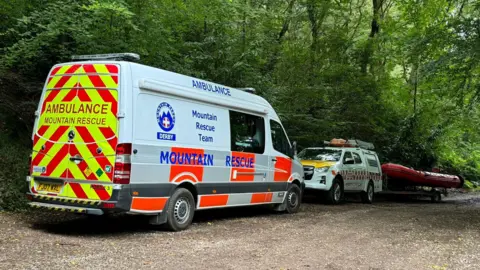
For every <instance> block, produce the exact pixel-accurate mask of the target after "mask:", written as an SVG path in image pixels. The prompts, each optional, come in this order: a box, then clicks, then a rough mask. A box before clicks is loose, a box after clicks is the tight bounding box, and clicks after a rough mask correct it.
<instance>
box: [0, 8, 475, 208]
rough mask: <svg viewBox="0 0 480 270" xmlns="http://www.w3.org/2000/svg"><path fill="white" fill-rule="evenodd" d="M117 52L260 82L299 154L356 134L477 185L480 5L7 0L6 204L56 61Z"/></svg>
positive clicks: (385, 155)
mask: <svg viewBox="0 0 480 270" xmlns="http://www.w3.org/2000/svg"><path fill="white" fill-rule="evenodd" d="M114 52H135V53H138V54H140V55H141V58H142V60H141V63H143V64H147V65H151V66H155V67H160V68H163V69H166V70H170V71H174V72H178V73H182V74H187V75H192V76H195V77H199V78H202V79H205V80H210V81H213V82H217V83H221V84H225V85H227V86H231V87H254V88H256V90H257V93H258V94H259V95H262V96H263V97H265V98H266V99H267V100H268V101H269V102H270V103H272V105H273V106H274V108H275V109H276V110H277V111H278V112H279V113H280V115H281V118H282V122H283V124H284V126H285V128H286V129H287V133H288V134H289V137H290V139H292V140H296V141H297V142H298V145H299V148H303V147H307V146H314V145H317V144H319V143H321V142H322V141H323V140H329V139H331V138H358V139H361V140H365V141H370V142H373V143H374V144H375V146H376V148H377V151H378V153H379V154H380V158H381V160H382V161H383V162H388V161H392V162H398V163H401V164H404V165H407V166H412V167H415V168H418V169H432V168H433V167H437V168H440V169H441V171H442V172H448V173H460V174H462V175H463V176H464V177H465V178H466V179H468V180H472V181H476V180H480V143H479V142H480V106H479V102H480V2H479V1H476V0H428V1H427V0H424V1H421V0H103V1H98V0H61V1H56V0H1V1H0V208H2V207H3V208H4V209H7V210H10V209H16V208H19V207H22V205H23V199H22V198H23V193H24V190H23V188H24V187H25V176H26V174H27V172H28V156H29V154H30V148H31V134H32V126H33V120H34V111H35V108H36V106H37V103H38V100H39V98H40V93H41V90H42V86H43V83H44V80H45V78H46V75H47V73H48V71H49V69H50V68H51V66H52V65H54V64H56V63H59V62H63V61H68V60H69V59H70V56H71V55H74V54H97V53H114Z"/></svg>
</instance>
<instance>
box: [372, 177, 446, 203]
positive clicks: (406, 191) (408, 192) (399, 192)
mask: <svg viewBox="0 0 480 270" xmlns="http://www.w3.org/2000/svg"><path fill="white" fill-rule="evenodd" d="M389 180H390V179H389V177H388V176H387V175H383V179H382V191H381V192H379V194H378V195H385V196H399V197H416V198H419V197H427V198H430V200H431V201H432V202H435V203H437V202H440V201H441V200H442V195H444V196H445V197H446V196H448V189H447V188H444V187H431V186H418V185H411V184H407V185H396V184H394V183H395V182H396V181H389ZM392 182H393V183H392Z"/></svg>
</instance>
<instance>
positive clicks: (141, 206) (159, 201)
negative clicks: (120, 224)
mask: <svg viewBox="0 0 480 270" xmlns="http://www.w3.org/2000/svg"><path fill="white" fill-rule="evenodd" d="M167 200H168V198H165V197H160V198H141V197H133V198H132V207H131V209H132V210H140V211H162V210H163V208H164V207H165V204H166V203H167Z"/></svg>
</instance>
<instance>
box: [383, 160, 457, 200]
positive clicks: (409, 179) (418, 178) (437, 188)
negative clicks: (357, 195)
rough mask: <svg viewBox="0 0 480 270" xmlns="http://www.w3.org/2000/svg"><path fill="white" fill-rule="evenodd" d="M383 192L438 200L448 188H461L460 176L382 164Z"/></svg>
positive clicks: (445, 193)
mask: <svg viewBox="0 0 480 270" xmlns="http://www.w3.org/2000/svg"><path fill="white" fill-rule="evenodd" d="M382 172H383V190H384V191H383V192H382V193H383V194H387V195H407V196H408V195H410V196H425V197H430V198H431V199H432V201H440V200H441V198H442V197H441V194H444V195H447V189H449V188H461V187H462V186H463V183H464V180H463V178H462V177H461V176H457V175H449V174H441V173H434V172H427V171H418V170H415V169H412V168H408V167H405V166H402V165H399V164H393V163H386V164H383V165H382Z"/></svg>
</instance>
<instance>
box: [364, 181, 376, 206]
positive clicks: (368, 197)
mask: <svg viewBox="0 0 480 270" xmlns="http://www.w3.org/2000/svg"><path fill="white" fill-rule="evenodd" d="M374 191H375V188H374V186H373V182H372V181H370V182H368V186H367V191H366V192H365V191H362V202H363V203H368V204H371V203H373V196H374V193H375V192H374Z"/></svg>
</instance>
